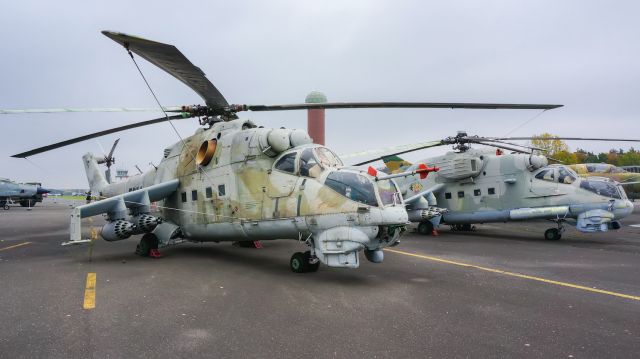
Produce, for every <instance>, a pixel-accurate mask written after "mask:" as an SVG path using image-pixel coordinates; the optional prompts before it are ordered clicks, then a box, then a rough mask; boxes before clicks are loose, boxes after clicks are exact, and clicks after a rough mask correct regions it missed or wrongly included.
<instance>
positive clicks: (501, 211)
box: [354, 131, 640, 240]
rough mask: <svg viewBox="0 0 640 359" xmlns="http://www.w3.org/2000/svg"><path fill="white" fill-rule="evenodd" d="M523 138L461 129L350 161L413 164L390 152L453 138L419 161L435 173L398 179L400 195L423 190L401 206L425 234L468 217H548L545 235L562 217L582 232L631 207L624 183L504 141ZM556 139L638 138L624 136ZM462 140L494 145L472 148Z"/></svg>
mask: <svg viewBox="0 0 640 359" xmlns="http://www.w3.org/2000/svg"><path fill="white" fill-rule="evenodd" d="M530 139H531V138H530V137H503V138H497V137H479V136H469V135H467V133H466V132H463V131H461V132H458V134H457V135H456V136H453V137H447V138H445V139H443V140H440V141H432V142H425V143H420V144H415V145H407V146H402V147H399V148H398V149H400V151H396V152H393V153H389V154H387V155H384V156H382V157H379V158H375V159H372V160H368V161H363V162H360V163H357V164H355V165H356V166H361V165H365V164H368V163H371V162H375V161H378V160H382V161H384V163H385V165H386V167H387V168H386V172H388V173H395V172H401V171H410V170H412V169H414V168H417V166H418V165H413V164H411V163H409V162H407V161H405V160H403V159H402V158H400V157H398V155H400V154H403V153H408V152H413V151H417V150H421V149H426V148H430V147H436V146H442V145H453V151H451V152H448V153H446V154H445V155H442V156H437V157H431V158H427V159H424V160H422V161H420V163H425V164H428V165H431V166H435V167H438V168H439V171H437V172H436V173H434V174H432V175H430V176H428V177H425V178H422V179H421V178H417V177H415V176H412V177H406V178H399V179H398V184H399V186H400V191H401V192H402V194H403V196H405V197H411V196H414V195H416V194H418V193H425V192H426V195H424V198H422V199H421V200H416V201H414V202H412V203H411V204H409V205H408V207H407V212H408V215H409V220H411V221H412V222H418V223H419V225H418V232H419V233H422V234H430V233H432V232H433V230H434V228H436V227H437V226H438V225H439V224H441V223H442V224H448V225H451V226H452V228H453V229H456V230H471V229H472V225H473V224H475V223H490V222H507V221H522V220H532V219H548V220H551V221H553V222H555V223H556V225H557V227H556V228H549V229H547V230H546V231H545V233H544V237H545V238H546V239H548V240H558V239H560V238H561V237H562V233H563V232H564V230H565V228H564V226H563V225H564V224H565V223H569V224H573V225H575V226H576V228H577V229H578V230H579V231H581V232H589V233H592V232H604V231H607V230H609V229H619V228H620V223H619V222H618V220H620V219H621V218H624V217H626V216H628V215H629V214H631V212H632V211H633V203H631V202H630V201H629V200H628V199H627V195H626V193H625V191H624V189H623V187H622V185H624V184H625V183H622V184H621V183H619V182H617V181H614V180H611V179H608V178H603V177H589V178H580V177H579V176H578V175H577V174H576V172H575V171H573V170H572V169H571V168H569V167H568V166H565V165H562V164H552V165H549V164H548V159H547V157H545V156H543V155H536V154H534V151H539V150H540V149H539V148H535V147H532V146H526V145H521V144H517V143H514V142H511V141H517V140H530ZM558 139H561V140H599V141H634V142H640V140H629V139H601V138H600V139H592V138H574V137H560V138H558ZM470 144H478V145H485V146H492V147H495V148H497V149H493V150H488V149H476V148H472V147H471V146H470ZM388 150H389V149H387V151H388ZM505 151H511V153H505ZM367 153H372V152H371V151H369V152H367ZM354 155H358V154H354Z"/></svg>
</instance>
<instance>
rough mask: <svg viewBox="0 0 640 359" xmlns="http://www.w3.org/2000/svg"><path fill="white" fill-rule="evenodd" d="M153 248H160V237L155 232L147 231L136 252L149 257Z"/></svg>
mask: <svg viewBox="0 0 640 359" xmlns="http://www.w3.org/2000/svg"><path fill="white" fill-rule="evenodd" d="M152 249H158V238H157V237H156V236H155V234H153V233H145V235H144V236H142V238H141V239H140V243H138V245H137V246H136V254H137V255H139V256H141V257H148V256H149V252H150V251H151V250H152Z"/></svg>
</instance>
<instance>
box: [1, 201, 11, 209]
mask: <svg viewBox="0 0 640 359" xmlns="http://www.w3.org/2000/svg"><path fill="white" fill-rule="evenodd" d="M2 208H4V210H5V211H8V210H9V208H11V207H9V205H8V204H6V203H5V204H3V205H2Z"/></svg>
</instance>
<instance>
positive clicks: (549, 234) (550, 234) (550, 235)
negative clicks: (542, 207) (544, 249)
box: [544, 228, 562, 241]
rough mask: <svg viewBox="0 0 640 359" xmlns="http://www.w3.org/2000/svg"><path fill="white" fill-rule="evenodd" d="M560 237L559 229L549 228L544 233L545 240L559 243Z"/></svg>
mask: <svg viewBox="0 0 640 359" xmlns="http://www.w3.org/2000/svg"><path fill="white" fill-rule="evenodd" d="M560 237H562V236H561V234H560V231H559V230H558V229H557V228H549V229H547V230H546V231H544V239H546V240H548V241H557V240H558V239H560Z"/></svg>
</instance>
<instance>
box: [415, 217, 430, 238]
mask: <svg viewBox="0 0 640 359" xmlns="http://www.w3.org/2000/svg"><path fill="white" fill-rule="evenodd" d="M418 233H420V234H422V235H423V236H426V235H429V234H432V233H433V223H431V221H425V222H420V224H419V225H418Z"/></svg>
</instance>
